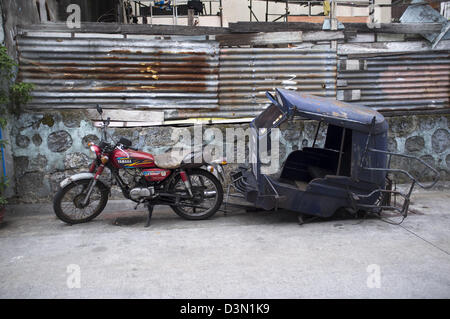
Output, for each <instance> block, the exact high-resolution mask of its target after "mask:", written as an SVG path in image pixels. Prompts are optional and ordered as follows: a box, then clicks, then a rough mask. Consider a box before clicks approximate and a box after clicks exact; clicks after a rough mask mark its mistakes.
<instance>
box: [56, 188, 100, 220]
mask: <svg viewBox="0 0 450 319" xmlns="http://www.w3.org/2000/svg"><path fill="white" fill-rule="evenodd" d="M90 181H91V179H83V180H78V181H74V182H72V183H70V184H69V185H67V186H65V187H64V188H61V189H60V190H59V191H58V192H57V193H56V195H55V198H54V200H53V210H54V212H55V214H56V216H57V217H58V218H59V219H60V220H62V221H63V222H65V223H67V224H70V225H73V224H80V223H86V222H89V221H91V220H93V219H94V218H95V217H97V216H98V215H99V214H100V213H101V212H102V211H103V209H105V206H106V203H107V202H108V194H109V189H108V187H106V185H105V184H103V183H102V182H100V181H97V183H96V185H95V186H94V191H95V190H96V189H97V190H98V192H99V194H100V199H99V203H98V205H97V207H96V208H95V210H93V211H92V212H91V213H90V214H89V215H88V216H86V217H84V218H80V219H75V218H73V217H71V216H70V215H68V214H67V213H65V212H64V210H63V208H62V207H61V204H62V200H63V198H64V196H65V195H66V194H67V193H68V192H69V191H70V190H72V189H73V188H74V187H76V186H80V185H81V186H85V187H86V188H87V187H88V185H89V183H90ZM77 196H78V195H77ZM91 196H92V195H91ZM73 201H74V204H75V199H74V200H73Z"/></svg>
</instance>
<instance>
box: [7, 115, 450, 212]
mask: <svg viewBox="0 0 450 319" xmlns="http://www.w3.org/2000/svg"><path fill="white" fill-rule="evenodd" d="M87 118H88V117H87V116H86V115H85V114H84V113H83V111H60V112H44V113H23V114H21V115H20V117H18V118H16V119H14V121H13V122H12V123H13V125H12V127H11V128H10V130H11V131H10V136H12V140H11V141H10V143H11V146H12V152H13V162H14V171H15V182H16V184H15V185H16V186H15V189H14V191H15V193H16V196H14V197H13V198H12V199H11V202H26V203H32V202H48V201H51V199H52V196H53V195H54V193H55V192H56V190H57V189H58V184H59V182H60V181H61V180H62V179H63V178H65V177H66V176H69V175H71V174H74V173H76V172H80V171H86V170H87V168H88V165H89V163H90V162H91V159H90V158H89V156H90V151H89V149H88V147H87V142H89V141H93V142H97V141H98V140H99V136H100V130H99V129H97V128H95V127H93V125H92V124H91V122H90V121H89V120H86V119H87ZM388 121H389V124H390V132H389V136H390V137H389V149H390V150H392V151H396V152H400V153H406V154H412V155H415V156H419V157H421V158H422V159H424V160H425V161H427V162H429V163H431V164H432V165H433V166H435V167H437V168H438V169H439V171H440V172H441V176H442V179H447V180H448V179H450V152H449V149H450V147H449V144H450V138H449V137H450V136H449V135H450V133H449V130H450V127H449V126H450V116H449V115H428V116H400V117H390V118H388ZM211 127H217V128H219V129H220V130H221V131H222V132H224V133H223V135H224V137H225V130H226V128H243V129H246V128H247V127H248V125H247V124H241V125H231V124H230V125H214V126H211V125H209V126H204V128H211ZM283 128H287V129H284V130H282V135H281V139H280V161H281V163H282V162H283V161H284V160H285V158H286V156H287V155H288V154H289V153H290V152H291V151H293V150H296V149H301V148H302V147H304V146H306V145H309V146H311V144H312V140H313V139H314V133H315V124H314V123H313V122H311V121H294V122H291V123H288V124H287V125H285V127H283ZM187 129H188V130H190V131H193V128H192V127H189V128H187ZM176 130H186V128H182V127H169V126H161V127H146V128H116V129H110V132H111V135H112V136H113V137H118V136H124V137H127V138H129V139H131V140H132V141H133V144H134V145H135V146H136V147H138V148H139V149H142V150H144V151H147V152H150V153H153V154H158V153H163V152H165V151H168V150H170V149H171V148H172V146H174V145H175V143H176V142H177V141H173V140H172V134H173V133H174V131H176ZM323 137H324V132H323V131H322V132H321V133H320V134H319V143H322V142H323ZM393 165H394V167H403V168H407V169H412V170H417V167H416V165H412V164H411V161H402V160H397V161H393ZM236 166H237V164H233V165H229V167H228V170H230V169H233V168H235V167H236ZM113 194H116V192H113Z"/></svg>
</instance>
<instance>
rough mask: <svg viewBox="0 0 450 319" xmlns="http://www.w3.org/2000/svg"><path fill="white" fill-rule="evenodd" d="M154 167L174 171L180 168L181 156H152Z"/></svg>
mask: <svg viewBox="0 0 450 319" xmlns="http://www.w3.org/2000/svg"><path fill="white" fill-rule="evenodd" d="M153 158H154V160H155V165H156V166H158V167H159V168H165V169H175V168H178V167H180V165H181V162H182V161H183V158H184V156H183V154H180V152H166V153H163V154H158V155H153Z"/></svg>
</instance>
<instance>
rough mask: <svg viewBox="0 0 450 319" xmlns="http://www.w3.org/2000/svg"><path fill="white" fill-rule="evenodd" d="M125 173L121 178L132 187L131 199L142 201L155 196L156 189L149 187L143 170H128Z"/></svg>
mask: <svg viewBox="0 0 450 319" xmlns="http://www.w3.org/2000/svg"><path fill="white" fill-rule="evenodd" d="M123 172H124V173H123V174H121V178H122V180H123V181H124V182H125V183H126V184H127V185H128V187H130V197H131V199H134V200H141V199H145V198H152V197H154V196H155V188H154V187H153V186H150V187H148V186H147V184H146V182H145V179H144V175H143V173H142V170H140V169H139V168H126V169H125V170H123Z"/></svg>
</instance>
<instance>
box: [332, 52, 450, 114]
mask: <svg viewBox="0 0 450 319" xmlns="http://www.w3.org/2000/svg"><path fill="white" fill-rule="evenodd" d="M449 95H450V52H449V51H432V52H421V53H409V54H395V55H387V56H373V57H370V56H366V57H364V56H362V57H358V58H348V57H347V56H339V70H338V92H337V97H338V99H340V100H344V101H349V102H352V101H353V102H356V103H360V104H363V105H367V106H370V107H373V108H376V109H379V110H383V111H399V110H413V109H416V110H417V109H420V110H426V109H439V108H448V107H449Z"/></svg>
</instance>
